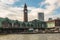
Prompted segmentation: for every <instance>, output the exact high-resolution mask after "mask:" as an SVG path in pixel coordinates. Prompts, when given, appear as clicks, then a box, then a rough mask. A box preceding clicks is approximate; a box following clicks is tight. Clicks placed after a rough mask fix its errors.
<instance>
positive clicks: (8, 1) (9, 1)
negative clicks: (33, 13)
mask: <svg viewBox="0 0 60 40" xmlns="http://www.w3.org/2000/svg"><path fill="white" fill-rule="evenodd" d="M16 1H18V0H0V2H2V3H5V4H13V3H14V2H16Z"/></svg>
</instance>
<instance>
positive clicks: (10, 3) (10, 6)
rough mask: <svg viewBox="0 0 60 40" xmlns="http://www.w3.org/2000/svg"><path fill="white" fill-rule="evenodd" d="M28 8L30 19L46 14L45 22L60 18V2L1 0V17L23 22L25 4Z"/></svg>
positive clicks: (51, 0) (50, 0)
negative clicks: (41, 13)
mask: <svg viewBox="0 0 60 40" xmlns="http://www.w3.org/2000/svg"><path fill="white" fill-rule="evenodd" d="M25 3H26V4H27V6H28V19H29V21H30V20H34V19H37V18H38V13H39V12H43V13H44V14H45V16H44V17H45V20H48V18H50V17H52V18H53V19H54V18H57V17H59V18H60V0H0V17H3V18H5V17H8V18H9V19H13V20H19V21H23V7H24V4H25Z"/></svg>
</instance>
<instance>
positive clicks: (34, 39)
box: [0, 34, 60, 40]
mask: <svg viewBox="0 0 60 40" xmlns="http://www.w3.org/2000/svg"><path fill="white" fill-rule="evenodd" d="M0 40H60V34H10V35H0Z"/></svg>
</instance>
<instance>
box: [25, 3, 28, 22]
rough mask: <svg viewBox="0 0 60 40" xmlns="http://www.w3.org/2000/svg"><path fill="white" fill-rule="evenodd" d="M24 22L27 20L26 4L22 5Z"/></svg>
mask: <svg viewBox="0 0 60 40" xmlns="http://www.w3.org/2000/svg"><path fill="white" fill-rule="evenodd" d="M24 22H28V10H27V5H26V4H25V5H24Z"/></svg>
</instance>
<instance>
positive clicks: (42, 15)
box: [38, 12, 44, 21]
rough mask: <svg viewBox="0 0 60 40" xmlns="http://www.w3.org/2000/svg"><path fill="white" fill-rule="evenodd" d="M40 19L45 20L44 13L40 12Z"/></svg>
mask: <svg viewBox="0 0 60 40" xmlns="http://www.w3.org/2000/svg"><path fill="white" fill-rule="evenodd" d="M38 19H39V20H40V21H44V13H42V12H39V13H38Z"/></svg>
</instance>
